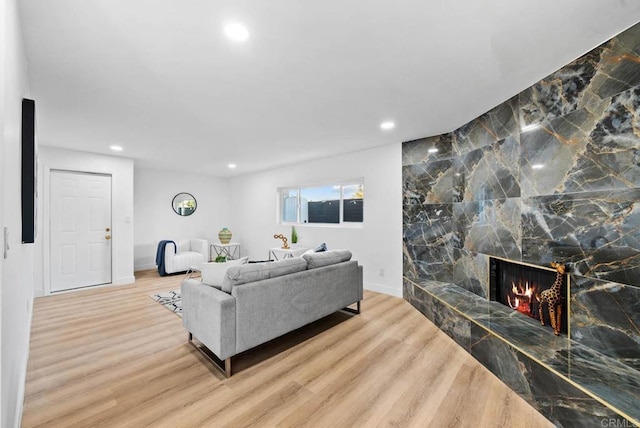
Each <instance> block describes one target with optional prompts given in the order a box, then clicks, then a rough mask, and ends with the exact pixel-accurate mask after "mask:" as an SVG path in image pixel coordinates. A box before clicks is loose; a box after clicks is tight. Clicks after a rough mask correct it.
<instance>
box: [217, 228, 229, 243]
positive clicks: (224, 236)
mask: <svg viewBox="0 0 640 428" xmlns="http://www.w3.org/2000/svg"><path fill="white" fill-rule="evenodd" d="M218 239H219V240H220V243H221V244H228V243H229V242H231V231H230V230H229V229H227V228H226V227H223V228H222V230H221V231H220V232H218Z"/></svg>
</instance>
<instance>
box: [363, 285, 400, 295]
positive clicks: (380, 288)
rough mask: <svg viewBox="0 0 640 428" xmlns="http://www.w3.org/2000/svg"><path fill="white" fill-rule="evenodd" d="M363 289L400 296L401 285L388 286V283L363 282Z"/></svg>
mask: <svg viewBox="0 0 640 428" xmlns="http://www.w3.org/2000/svg"><path fill="white" fill-rule="evenodd" d="M364 289H365V290H371V291H375V292H377V293H383V294H387V295H389V296H395V297H402V287H397V288H396V287H390V286H388V285H382V284H375V283H372V282H365V283H364Z"/></svg>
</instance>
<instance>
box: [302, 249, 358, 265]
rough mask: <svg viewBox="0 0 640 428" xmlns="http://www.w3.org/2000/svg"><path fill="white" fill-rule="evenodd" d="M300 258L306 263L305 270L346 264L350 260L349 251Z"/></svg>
mask: <svg viewBox="0 0 640 428" xmlns="http://www.w3.org/2000/svg"><path fill="white" fill-rule="evenodd" d="M302 258H303V259H305V260H306V261H307V269H315V268H319V267H323V266H329V265H333V264H336V263H342V262H348V261H349V260H351V251H349V250H329V251H323V252H320V253H310V254H303V255H302Z"/></svg>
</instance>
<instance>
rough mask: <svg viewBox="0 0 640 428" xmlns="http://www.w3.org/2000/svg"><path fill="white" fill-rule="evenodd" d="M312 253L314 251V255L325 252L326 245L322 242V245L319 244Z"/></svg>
mask: <svg viewBox="0 0 640 428" xmlns="http://www.w3.org/2000/svg"><path fill="white" fill-rule="evenodd" d="M313 251H315V252H316V253H321V252H322V251H327V244H325V243H324V242H323V243H322V244H320V245H318V246H317V247H316V248H314V249H313Z"/></svg>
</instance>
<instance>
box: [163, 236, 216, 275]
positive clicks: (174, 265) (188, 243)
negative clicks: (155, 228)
mask: <svg viewBox="0 0 640 428" xmlns="http://www.w3.org/2000/svg"><path fill="white" fill-rule="evenodd" d="M175 245H176V246H177V248H175V247H174V244H173V243H172V242H169V243H168V244H167V245H166V247H165V251H164V270H165V272H166V273H175V272H184V271H186V270H189V269H192V268H199V267H200V264H202V263H204V262H206V261H208V259H209V243H208V242H207V240H206V239H195V238H193V239H183V240H180V241H175ZM174 250H175V251H174Z"/></svg>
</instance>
